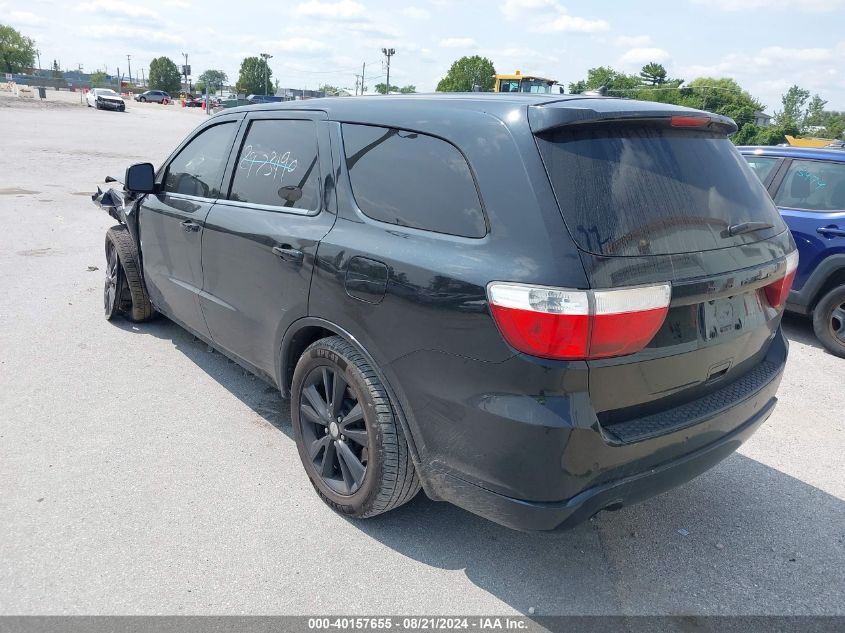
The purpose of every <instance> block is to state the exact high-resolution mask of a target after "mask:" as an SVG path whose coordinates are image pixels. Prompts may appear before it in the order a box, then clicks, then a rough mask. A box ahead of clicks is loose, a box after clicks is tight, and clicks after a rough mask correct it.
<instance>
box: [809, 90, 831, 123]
mask: <svg viewBox="0 0 845 633" xmlns="http://www.w3.org/2000/svg"><path fill="white" fill-rule="evenodd" d="M826 105H827V101H825V100H824V99H822V98H821V97H820V96H819V95H813V98H812V99H810V103H809V104H808V105H807V113H806V115H805V116H804V127H807V126H808V125H825V116H824V107H825V106H826Z"/></svg>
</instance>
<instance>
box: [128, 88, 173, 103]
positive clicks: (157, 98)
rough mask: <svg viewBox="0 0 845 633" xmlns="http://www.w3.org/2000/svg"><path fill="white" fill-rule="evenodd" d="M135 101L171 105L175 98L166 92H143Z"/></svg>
mask: <svg viewBox="0 0 845 633" xmlns="http://www.w3.org/2000/svg"><path fill="white" fill-rule="evenodd" d="M135 101H140V102H141V103H144V102H147V101H149V102H153V103H170V102H171V101H173V98H172V97H171V96H170V95H169V94H167V93H166V92H165V91H164V90H147V91H146V92H142V93H141V94H139V95H137V96H136V97H135Z"/></svg>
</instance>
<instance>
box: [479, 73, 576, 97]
mask: <svg viewBox="0 0 845 633" xmlns="http://www.w3.org/2000/svg"><path fill="white" fill-rule="evenodd" d="M495 77H496V87H495V88H494V90H493V91H494V92H531V93H534V94H562V93H563V86H560V85H558V83H557V81H555V80H554V79H546V78H545V77H536V76H533V75H523V74H522V73H521V72H520V71H518V70H517V71H516V72H515V73H514V74H513V75H495Z"/></svg>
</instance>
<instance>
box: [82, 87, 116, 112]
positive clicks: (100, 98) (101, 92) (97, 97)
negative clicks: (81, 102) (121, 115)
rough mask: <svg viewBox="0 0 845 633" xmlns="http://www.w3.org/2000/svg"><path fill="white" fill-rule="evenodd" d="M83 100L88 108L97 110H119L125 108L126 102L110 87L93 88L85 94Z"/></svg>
mask: <svg viewBox="0 0 845 633" xmlns="http://www.w3.org/2000/svg"><path fill="white" fill-rule="evenodd" d="M85 101H86V103H87V104H88V107H89V108H92V107H93V108H97V109H98V110H120V111H121V112H123V111H124V110H125V109H126V102H125V101H124V100H123V97H121V96H120V95H119V94H117V93H116V92H115V91H114V90H112V89H111V88H94V89H93V90H89V91H88V92H87V93H86V94H85Z"/></svg>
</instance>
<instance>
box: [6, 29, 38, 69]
mask: <svg viewBox="0 0 845 633" xmlns="http://www.w3.org/2000/svg"><path fill="white" fill-rule="evenodd" d="M34 63H35V41H34V40H33V39H32V38H29V37H26V36H25V35H21V34H20V33H19V32H18V31H16V30H15V29H13V28H12V27H11V26H6V25H5V24H0V66H2V69H0V70H2V72H5V73H19V72H23V71H24V70H25V69H27V68H32V65H33V64H34Z"/></svg>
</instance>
